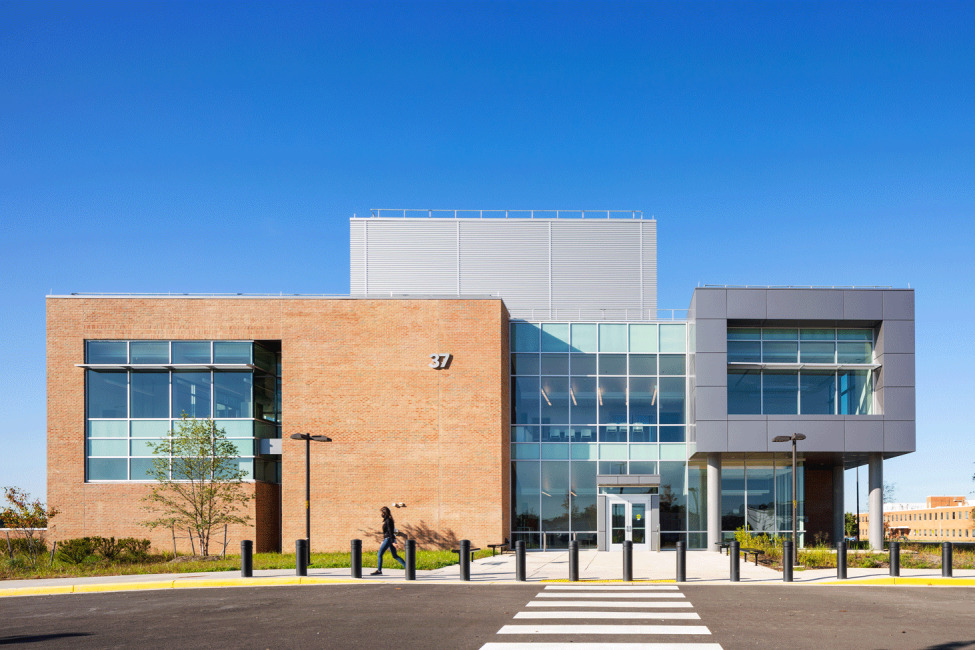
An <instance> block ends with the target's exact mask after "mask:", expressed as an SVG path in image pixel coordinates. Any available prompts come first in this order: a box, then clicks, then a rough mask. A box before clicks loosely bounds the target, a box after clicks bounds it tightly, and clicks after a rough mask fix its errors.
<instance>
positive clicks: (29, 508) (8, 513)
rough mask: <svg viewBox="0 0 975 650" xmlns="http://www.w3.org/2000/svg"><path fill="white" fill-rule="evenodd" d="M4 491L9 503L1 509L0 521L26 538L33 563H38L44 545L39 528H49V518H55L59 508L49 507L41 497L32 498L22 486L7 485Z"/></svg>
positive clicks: (26, 548)
mask: <svg viewBox="0 0 975 650" xmlns="http://www.w3.org/2000/svg"><path fill="white" fill-rule="evenodd" d="M3 493H4V497H5V499H6V501H7V505H5V506H4V507H3V509H2V510H0V522H3V526H4V527H5V528H13V529H15V530H16V531H17V534H18V535H19V536H20V538H21V539H23V540H24V548H25V550H26V551H27V555H28V556H29V557H30V561H31V564H36V563H37V554H38V553H40V552H41V549H42V548H43V545H44V540H43V538H42V537H41V535H40V534H39V532H38V529H40V528H47V522H48V520H49V519H53V518H54V516H55V515H56V514H58V510H57V508H48V507H47V506H45V505H44V504H43V503H41V502H40V500H39V499H31V497H30V494H28V493H27V492H24V491H23V490H21V489H20V488H16V487H5V488H4V489H3Z"/></svg>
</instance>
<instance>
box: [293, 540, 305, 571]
mask: <svg viewBox="0 0 975 650" xmlns="http://www.w3.org/2000/svg"><path fill="white" fill-rule="evenodd" d="M295 575H297V576H306V575H308V540H307V539H296V540H295Z"/></svg>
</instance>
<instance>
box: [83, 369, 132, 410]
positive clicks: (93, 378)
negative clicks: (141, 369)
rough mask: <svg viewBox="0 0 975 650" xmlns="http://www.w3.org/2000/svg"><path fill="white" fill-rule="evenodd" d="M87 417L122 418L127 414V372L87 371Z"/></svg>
mask: <svg viewBox="0 0 975 650" xmlns="http://www.w3.org/2000/svg"><path fill="white" fill-rule="evenodd" d="M86 374H87V377H88V382H87V383H88V385H87V386H86V387H85V388H86V392H87V393H88V417H90V418H124V417H127V416H128V401H129V374H128V373H127V372H95V371H94V370H89V371H88V372H87V373H86Z"/></svg>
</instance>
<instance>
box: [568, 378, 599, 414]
mask: <svg viewBox="0 0 975 650" xmlns="http://www.w3.org/2000/svg"><path fill="white" fill-rule="evenodd" d="M569 389H570V391H571V392H570V393H569V398H570V401H571V403H572V404H571V406H570V407H569V410H570V417H571V421H572V423H573V424H595V423H596V421H597V420H596V404H597V403H598V402H597V397H596V378H595V377H573V378H572V379H571V380H570V383H569Z"/></svg>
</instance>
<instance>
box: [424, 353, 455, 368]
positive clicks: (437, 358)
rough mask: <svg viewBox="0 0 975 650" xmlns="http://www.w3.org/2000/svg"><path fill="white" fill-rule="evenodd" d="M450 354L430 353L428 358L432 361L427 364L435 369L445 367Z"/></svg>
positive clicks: (448, 361)
mask: <svg viewBox="0 0 975 650" xmlns="http://www.w3.org/2000/svg"><path fill="white" fill-rule="evenodd" d="M451 356H452V355H450V354H431V355H430V358H431V359H432V361H431V362H430V363H428V364H427V365H428V366H430V367H431V368H434V369H435V370H440V369H441V368H446V367H447V364H448V363H450V357H451Z"/></svg>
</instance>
